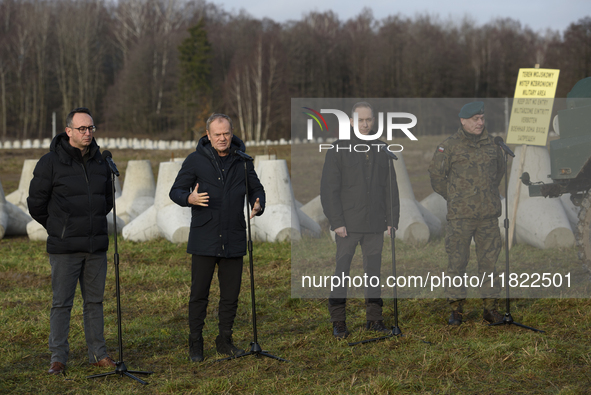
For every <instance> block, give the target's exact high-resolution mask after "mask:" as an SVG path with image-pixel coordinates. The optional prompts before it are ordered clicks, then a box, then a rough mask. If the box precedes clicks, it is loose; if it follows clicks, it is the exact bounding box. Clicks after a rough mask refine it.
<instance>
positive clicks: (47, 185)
mask: <svg viewBox="0 0 591 395" xmlns="http://www.w3.org/2000/svg"><path fill="white" fill-rule="evenodd" d="M89 153H90V158H89V159H88V161H87V162H86V165H85V164H84V162H83V159H82V154H81V152H80V150H79V149H77V148H74V147H72V146H71V145H70V143H69V137H68V135H67V134H66V133H61V134H58V135H57V136H55V138H54V139H53V141H52V142H51V146H50V148H49V153H47V154H45V155H43V157H42V158H41V159H40V160H39V162H37V166H35V170H34V171H33V179H32V180H31V184H30V187H29V197H28V198H27V205H28V206H29V212H30V213H31V216H32V217H33V218H34V219H35V220H36V221H37V222H39V223H40V224H41V225H43V227H44V228H45V229H47V233H48V236H49V237H48V238H47V252H49V253H50V254H71V253H77V252H87V253H95V252H99V251H106V250H107V249H108V248H109V237H108V227H107V214H108V213H109V211H111V209H112V208H113V191H112V187H111V172H110V170H109V168H108V165H107V163H106V162H105V161H104V160H103V159H102V157H101V153H100V151H99V146H98V145H97V144H96V141H95V140H94V139H93V140H92V143H91V144H90V146H89Z"/></svg>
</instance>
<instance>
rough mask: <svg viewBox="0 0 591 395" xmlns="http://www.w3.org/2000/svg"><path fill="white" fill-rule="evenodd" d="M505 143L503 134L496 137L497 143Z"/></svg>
mask: <svg viewBox="0 0 591 395" xmlns="http://www.w3.org/2000/svg"><path fill="white" fill-rule="evenodd" d="M502 143H503V138H502V137H501V136H497V137H495V144H496V145H499V144H502Z"/></svg>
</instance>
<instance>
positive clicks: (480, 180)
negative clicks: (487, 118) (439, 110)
mask: <svg viewBox="0 0 591 395" xmlns="http://www.w3.org/2000/svg"><path fill="white" fill-rule="evenodd" d="M458 115H459V117H460V123H461V126H460V128H459V129H458V131H457V132H456V134H454V135H453V136H451V137H449V138H448V139H446V140H445V141H444V142H442V143H441V144H440V145H439V146H438V147H437V150H436V151H435V154H434V155H433V160H432V162H431V165H430V166H429V174H430V176H431V186H432V187H433V190H434V191H435V192H437V193H438V194H440V195H441V196H443V198H444V199H445V200H447V227H446V232H445V250H446V252H447V255H448V258H449V263H448V269H447V275H449V276H450V277H451V278H454V277H463V276H464V274H465V273H466V266H467V265H468V260H469V258H470V244H471V242H472V238H474V242H475V244H476V256H477V259H478V275H479V277H482V276H483V275H486V276H488V275H489V274H490V275H493V276H494V277H495V284H496V283H497V281H496V276H497V274H496V269H495V265H496V262H497V258H498V256H499V252H500V251H501V233H500V230H499V223H498V217H499V216H500V215H501V198H500V194H499V184H500V183H501V180H502V179H503V175H504V173H505V160H504V158H503V153H502V151H501V148H499V147H498V146H496V145H495V144H494V142H493V139H492V138H491V137H490V136H489V135H488V132H487V130H486V128H485V126H484V103H483V102H480V101H477V102H472V103H468V104H466V105H465V106H463V107H462V109H461V110H460V113H459V114H458ZM481 292H482V299H483V307H484V313H483V318H484V319H485V320H486V321H488V322H491V323H492V322H498V321H502V319H503V316H502V315H501V314H500V313H499V312H498V311H497V302H498V297H499V293H500V288H499V287H497V286H495V287H482V289H481ZM446 294H447V297H448V302H449V304H450V307H451V316H450V317H449V320H448V323H449V324H450V325H460V324H461V323H462V313H463V304H464V300H465V299H466V287H465V286H464V284H462V285H461V286H459V287H455V286H453V284H446Z"/></svg>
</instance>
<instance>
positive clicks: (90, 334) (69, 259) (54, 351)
mask: <svg viewBox="0 0 591 395" xmlns="http://www.w3.org/2000/svg"><path fill="white" fill-rule="evenodd" d="M49 263H50V264H51V288H52V290H53V301H52V304H51V312H50V313H49V351H51V362H61V363H63V364H65V363H66V362H67V361H68V354H69V352H70V345H69V343H68V333H69V332H70V314H71V312H72V306H73V305H74V295H75V294H76V285H77V284H78V283H80V292H81V294H82V300H83V305H82V306H83V310H82V316H83V318H84V335H85V337H86V345H87V347H88V360H89V361H90V363H94V362H98V361H100V360H101V359H103V358H105V357H107V356H108V354H107V347H106V345H105V338H104V335H103V329H104V319H103V294H104V292H105V279H106V277H107V253H106V252H97V253H95V254H87V253H77V254H49Z"/></svg>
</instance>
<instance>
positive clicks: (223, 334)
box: [215, 329, 244, 357]
mask: <svg viewBox="0 0 591 395" xmlns="http://www.w3.org/2000/svg"><path fill="white" fill-rule="evenodd" d="M215 349H216V350H217V352H219V353H220V354H224V355H227V356H229V357H237V356H239V355H242V354H244V350H241V349H240V348H238V347H236V346H235V345H234V344H233V343H232V330H231V329H230V330H220V334H219V335H218V337H216V338H215Z"/></svg>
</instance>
